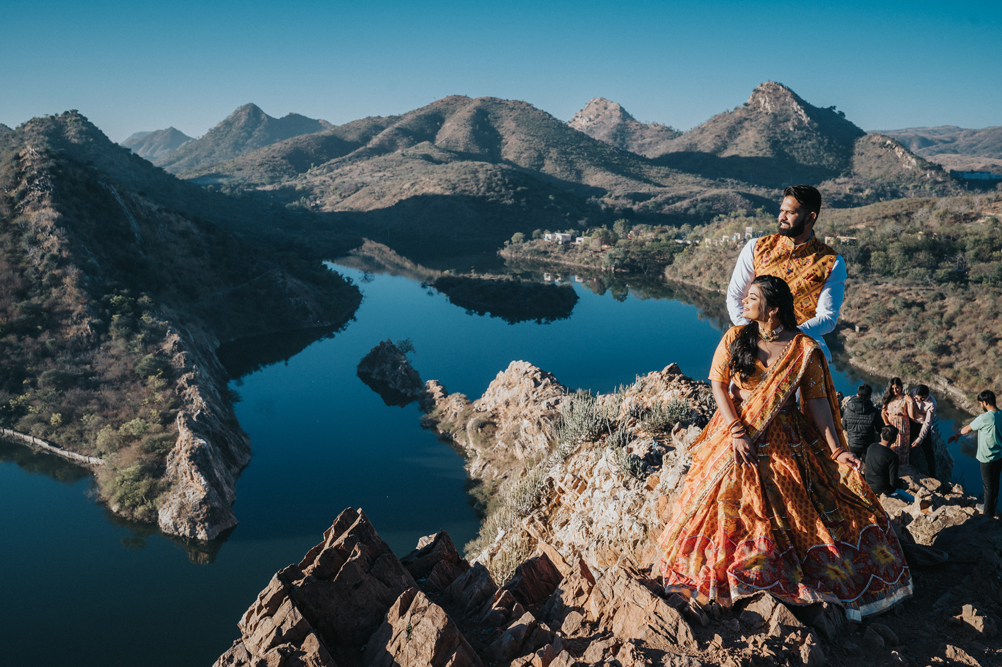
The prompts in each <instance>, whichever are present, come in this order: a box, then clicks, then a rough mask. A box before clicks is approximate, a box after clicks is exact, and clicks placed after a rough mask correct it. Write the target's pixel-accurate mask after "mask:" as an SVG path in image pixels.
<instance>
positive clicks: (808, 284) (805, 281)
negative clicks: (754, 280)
mask: <svg viewBox="0 0 1002 667" xmlns="http://www.w3.org/2000/svg"><path fill="white" fill-rule="evenodd" d="M836 257H838V253H836V252H835V251H834V250H832V249H831V248H830V247H829V246H827V245H825V244H824V243H822V242H821V241H819V240H818V239H817V237H816V236H812V237H811V240H809V241H808V242H807V243H803V244H801V245H799V246H797V247H794V246H793V240H792V239H790V238H788V237H786V236H783V235H782V234H770V235H769V236H763V237H762V238H760V239H759V240H758V241H756V242H755V256H754V266H755V275H756V276H776V277H777V278H782V279H783V280H785V281H786V284H788V285H789V286H790V291H791V292H793V309H794V312H796V314H797V324H803V323H804V322H806V321H807V320H809V319H811V318H812V317H814V315H815V313H816V312H817V309H818V297H820V296H821V288H822V287H824V284H825V281H826V280H828V276H829V275H830V274H831V272H832V267H833V266H834V265H835V258H836Z"/></svg>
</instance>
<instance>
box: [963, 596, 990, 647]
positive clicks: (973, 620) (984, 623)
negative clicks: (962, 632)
mask: <svg viewBox="0 0 1002 667" xmlns="http://www.w3.org/2000/svg"><path fill="white" fill-rule="evenodd" d="M962 619H963V621H964V623H965V624H967V627H969V628H970V629H972V630H974V631H975V632H977V633H978V634H979V635H981V636H982V637H985V638H988V639H990V638H992V637H994V636H995V635H996V634H997V633H998V627H997V626H996V625H995V620H994V619H993V618H992V617H991V616H987V615H985V614H982V613H981V612H980V611H979V610H978V609H977V608H976V607H975V606H974V605H970V604H965V605H964V608H963V611H962Z"/></svg>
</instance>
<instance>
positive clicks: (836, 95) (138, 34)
mask: <svg viewBox="0 0 1002 667" xmlns="http://www.w3.org/2000/svg"><path fill="white" fill-rule="evenodd" d="M4 5H7V6H6V7H5V6H4ZM0 16H2V17H3V18H2V20H0V63H2V65H3V72H4V74H3V86H2V88H0V123H5V124H7V125H10V126H12V127H13V126H16V125H18V124H20V123H22V122H24V121H25V120H27V119H29V118H31V117H32V116H38V115H43V114H49V113H59V112H62V111H65V110H67V109H79V110H80V112H81V113H83V114H84V115H85V116H87V117H88V118H90V119H91V121H93V122H94V123H95V124H96V125H98V127H100V128H101V129H102V130H104V131H105V133H106V134H108V136H110V137H111V138H112V139H113V140H115V141H121V140H123V139H125V138H126V137H127V136H128V135H129V134H131V133H132V132H135V131H139V130H155V129H160V128H165V127H168V126H170V125H173V126H175V127H177V128H178V129H180V130H181V131H183V132H185V133H186V134H189V135H192V136H200V135H202V134H204V133H205V132H206V131H207V130H208V129H210V128H211V127H212V126H213V125H215V124H216V123H218V122H219V121H220V120H222V119H223V118H225V117H226V116H227V115H229V114H230V113H231V112H233V110H234V109H236V108H237V107H238V106H240V105H242V104H245V103H247V102H254V103H256V104H258V105H259V106H260V107H261V108H262V109H264V111H265V112H267V113H269V114H270V115H272V116H281V115H284V114H286V113H288V112H290V111H295V112H298V113H302V114H305V115H307V116H310V117H313V118H323V119H326V120H328V121H330V122H332V123H335V124H340V123H344V122H347V121H349V120H353V119H356V118H361V117H364V116H370V115H389V114H396V113H403V112H406V111H409V110H411V109H415V108H417V107H420V106H423V105H425V104H427V103H429V102H432V101H434V100H436V99H439V98H441V97H444V96H446V95H451V94H463V95H469V96H471V97H476V96H482V95H491V96H495V97H502V98H510V99H519V100H525V101H527V102H530V103H531V104H533V105H535V106H536V107H538V108H540V109H543V110H545V111H548V112H550V113H551V114H553V115H554V116H556V117H557V118H560V119H563V120H568V119H570V117H571V116H572V115H574V113H575V112H576V111H578V110H579V109H580V108H581V107H583V106H584V105H585V104H586V103H587V102H588V100H589V99H591V98H593V97H598V96H601V97H607V98H609V99H612V100H614V101H617V102H619V103H620V104H622V105H623V106H624V107H625V108H626V109H627V110H628V111H630V112H631V113H632V114H633V115H634V116H635V117H637V118H638V119H639V120H642V121H647V122H649V121H657V122H661V123H665V124H669V125H672V126H674V127H677V128H679V129H683V130H685V129H689V128H691V127H693V126H695V125H698V124H699V123H702V122H703V121H705V120H707V119H708V118H710V117H711V116H713V115H714V114H716V113H720V112H721V111H726V110H728V109H732V108H734V107H736V106H738V105H740V104H742V103H743V102H744V101H745V100H746V99H747V98H748V96H749V94H750V93H751V91H752V90H753V89H754V88H755V86H756V85H758V84H759V83H761V82H763V81H768V80H773V81H779V82H781V83H784V84H786V85H787V86H789V87H790V88H792V89H793V90H794V91H796V92H797V93H798V94H799V95H800V96H801V97H803V98H804V99H806V100H807V101H808V102H810V103H812V104H814V105H816V106H831V105H836V106H837V107H838V108H839V109H840V110H842V111H845V113H846V115H847V117H848V118H849V119H850V120H852V121H853V122H855V123H856V124H857V125H859V126H860V127H862V128H864V129H867V130H873V129H897V128H903V127H912V126H920V125H959V126H962V127H974V128H981V127H987V126H992V125H1002V39H1000V37H1002V2H998V1H997V0H993V1H990V2H989V1H986V2H973V1H964V0H958V1H956V2H945V1H944V2H924V1H921V0H919V1H910V2H904V1H902V2H881V1H880V0H870V1H868V2H823V1H814V2H801V3H793V2H754V1H742V2H736V1H733V2H732V1H727V2H713V3H711V2H699V1H692V2H690V1H685V2H628V1H626V0H623V1H620V2H604V1H603V2H589V1H586V0H582V1H579V2H573V3H571V2H565V1H563V0H560V1H552V2H547V1H542V2H540V1H539V0H535V1H532V2H523V1H522V0H505V1H504V2H495V1H494V0H484V1H482V2H443V1H439V0H425V1H424V2H415V1H414V0H411V1H409V2H398V1H383V2H362V1H359V0H355V1H354V2H319V1H316V2H314V1H308V0H306V1H304V0H289V1H287V2H281V3H280V2H275V1H273V0H242V1H241V2H236V1H235V0H224V1H219V2H214V1H212V0H199V1H198V2H192V1H190V0H182V1H181V2H162V1H161V2H156V3H152V2H144V1H142V0H140V1H138V2H137V1H136V0H129V1H128V2H126V1H124V0H92V1H90V2H80V1H79V0H78V1H75V2H70V1H69V0H32V1H31V2H20V1H19V2H17V3H16V4H15V2H14V0H0Z"/></svg>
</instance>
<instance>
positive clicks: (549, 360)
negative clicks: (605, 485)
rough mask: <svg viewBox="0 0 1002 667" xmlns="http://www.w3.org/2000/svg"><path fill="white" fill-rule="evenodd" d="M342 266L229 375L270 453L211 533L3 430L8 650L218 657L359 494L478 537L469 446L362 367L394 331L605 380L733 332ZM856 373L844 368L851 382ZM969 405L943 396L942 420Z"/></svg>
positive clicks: (684, 356)
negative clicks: (567, 312)
mask: <svg viewBox="0 0 1002 667" xmlns="http://www.w3.org/2000/svg"><path fill="white" fill-rule="evenodd" d="M338 270H340V271H342V272H343V273H345V274H346V275H348V276H350V277H351V278H352V279H353V280H354V281H355V282H356V283H357V284H359V285H360V287H361V289H362V292H363V294H364V295H365V299H364V301H363V303H362V305H361V307H360V308H359V310H358V312H357V313H356V316H355V320H354V321H352V322H350V323H349V324H348V325H347V326H346V327H345V328H344V329H343V330H341V331H340V332H337V333H336V334H334V335H333V336H332V337H330V338H327V339H325V340H321V341H318V342H316V343H313V344H312V345H309V346H308V347H307V348H306V349H305V350H303V351H302V352H300V353H299V354H296V355H295V356H293V357H292V358H290V359H288V360H287V361H284V362H280V363H276V364H273V365H270V366H267V367H265V368H263V369H260V370H257V371H255V372H252V373H250V374H248V375H245V376H244V377H242V378H240V379H239V380H235V381H234V382H233V383H232V387H233V389H235V390H236V391H237V392H238V393H239V394H240V396H241V397H242V400H241V402H240V403H238V404H237V406H236V412H237V416H238V417H239V419H240V423H241V425H242V426H243V428H244V430H246V431H247V433H248V434H249V435H250V437H251V442H252V446H253V450H254V455H253V458H252V459H251V463H250V465H249V466H248V467H247V469H246V470H244V472H243V474H242V475H241V477H240V479H239V482H238V484H237V502H236V505H235V507H234V511H235V512H236V515H237V517H238V518H239V520H240V525H239V526H237V527H236V529H234V530H233V531H232V533H231V534H229V535H228V536H227V539H226V540H225V542H223V541H220V542H217V543H216V544H214V545H211V548H210V549H209V550H208V552H204V551H203V552H201V553H192V552H189V550H187V549H186V548H185V547H184V546H182V545H180V544H178V543H176V542H174V541H171V540H169V539H166V538H164V537H162V536H161V535H159V534H156V533H154V532H151V531H149V530H144V529H143V528H141V527H136V526H129V525H126V524H123V523H122V522H121V521H119V520H116V519H115V518H114V517H112V516H111V515H110V514H109V513H108V512H107V511H106V510H105V509H103V508H102V507H101V506H100V505H98V504H96V503H95V502H94V501H93V500H92V498H91V488H92V482H91V481H90V478H89V477H87V476H85V475H81V474H80V472H79V471H78V470H76V469H74V468H73V467H71V466H67V465H63V464H62V463H60V462H58V461H52V460H51V459H50V458H47V457H40V456H37V455H33V454H31V453H29V452H28V451H27V450H26V449H24V448H22V447H20V446H17V445H8V444H3V443H0V546H2V551H0V554H2V555H0V564H2V568H0V639H2V642H3V646H4V662H5V664H11V665H21V664H32V665H67V664H72V665H102V666H113V665H150V666H155V665H179V664H185V665H199V664H201V665H210V664H212V662H213V661H214V660H215V659H216V657H218V656H219V654H220V653H222V652H223V651H224V650H226V648H228V646H229V645H230V643H231V642H232V641H233V640H234V639H235V638H236V637H237V636H238V631H237V628H236V621H237V620H238V619H239V617H240V615H241V614H242V613H243V612H244V610H245V609H246V608H247V607H248V605H249V604H250V603H251V602H253V600H254V599H255V597H256V595H257V593H258V592H259V591H260V590H261V589H262V588H263V587H264V586H265V585H266V584H267V583H268V581H269V579H270V578H271V576H272V574H273V573H274V572H275V571H277V570H278V569H280V568H282V567H284V566H286V565H288V564H290V563H293V562H296V561H298V560H299V559H300V558H301V557H302V556H303V554H304V553H305V552H306V551H307V550H308V549H309V548H310V547H312V546H313V545H314V544H316V543H317V542H318V541H319V540H320V538H321V536H322V534H323V531H324V530H325V529H326V528H327V527H329V526H330V524H331V522H332V521H333V519H334V518H335V517H336V516H337V514H338V513H339V512H340V511H341V510H342V509H344V508H345V507H349V506H353V507H362V508H363V509H364V510H365V512H366V514H367V515H368V516H369V518H370V519H371V520H372V522H373V523H374V524H375V526H376V529H377V530H378V531H379V534H380V535H381V536H382V537H383V539H384V540H386V541H387V543H389V545H390V546H391V547H392V548H393V550H394V551H395V552H396V553H398V554H404V553H406V552H408V551H410V550H411V549H412V548H413V547H414V545H415V543H416V542H417V540H418V538H419V537H421V536H422V535H427V534H430V533H433V532H435V531H437V530H439V529H440V528H444V529H446V530H448V531H449V533H450V534H451V535H452V537H453V539H454V541H455V542H456V543H457V544H458V545H460V546H461V545H463V544H464V543H465V542H467V541H468V540H470V539H472V538H473V537H474V536H475V534H476V531H477V527H478V521H477V517H476V515H475V513H474V511H473V509H472V507H471V505H470V504H469V500H468V496H467V494H466V478H465V474H464V472H463V467H462V464H463V462H462V459H461V458H460V456H458V455H457V454H456V453H455V452H454V451H453V450H452V449H450V448H449V447H448V446H446V445H443V444H442V443H440V442H438V441H437V440H436V438H435V437H434V436H433V435H432V434H431V433H429V432H426V431H423V430H421V428H420V427H419V426H418V418H419V413H418V409H417V407H416V406H415V405H410V406H407V407H404V408H400V407H388V406H386V405H385V404H384V403H383V401H382V400H381V399H380V397H379V396H378V395H377V394H375V393H374V392H373V391H372V390H370V389H369V388H368V387H367V386H366V385H364V384H363V383H362V382H361V380H359V379H358V377H357V376H356V375H355V367H356V365H357V364H358V362H359V360H360V359H361V358H362V357H363V356H364V355H365V354H366V353H367V352H368V351H369V349H371V348H372V347H373V346H374V345H375V344H377V343H378V342H379V341H381V340H386V339H387V338H389V339H392V340H400V339H403V338H408V339H410V340H411V341H412V343H413V344H414V347H415V352H414V353H413V354H411V355H410V358H411V361H412V363H413V365H414V367H415V368H416V369H417V370H418V372H419V373H420V374H421V376H422V378H423V379H437V380H439V381H440V382H442V383H443V384H444V385H445V386H446V388H447V389H448V390H449V391H450V392H462V393H465V394H467V395H468V396H470V397H471V398H476V397H478V396H480V395H481V394H482V393H483V391H484V390H485V389H486V388H487V385H488V384H489V383H490V381H491V380H492V379H493V378H494V377H495V376H496V375H497V374H498V373H499V372H500V371H502V370H504V368H506V367H507V366H508V364H509V362H511V361H512V360H514V359H522V360H526V361H529V362H531V363H533V364H535V365H537V366H539V367H540V368H543V369H545V370H548V371H550V372H551V373H553V374H554V375H555V376H556V377H557V379H558V380H559V381H560V382H562V383H563V384H565V385H567V386H569V387H571V388H587V389H591V390H594V391H598V392H608V391H611V390H613V389H615V388H616V386H617V385H619V384H628V383H631V382H633V381H634V379H635V378H636V376H637V375H642V374H645V373H648V372H650V371H653V370H659V369H662V368H664V367H665V366H666V365H667V364H668V363H670V362H677V363H678V364H679V365H680V366H681V368H682V370H683V372H684V373H686V374H687V375H690V376H692V377H695V378H705V377H706V375H707V373H708V371H709V366H710V359H711V356H712V354H713V351H714V349H715V347H716V345H717V341H718V340H719V338H720V335H721V328H722V324H721V323H720V322H719V321H717V320H714V319H713V318H712V317H708V316H707V315H705V314H703V313H701V312H700V311H699V310H697V308H696V307H694V306H691V305H687V304H685V303H682V302H679V301H671V300H660V299H638V298H636V297H635V296H634V295H630V296H628V297H626V298H625V300H622V301H619V300H617V299H614V298H613V297H612V294H611V292H610V293H606V294H604V295H602V296H599V295H597V294H593V293H592V292H590V291H589V290H588V289H586V288H584V287H583V286H582V285H580V284H577V283H572V284H573V286H574V289H575V291H576V292H577V294H578V296H579V298H580V300H579V301H578V303H577V305H576V306H575V307H574V310H573V312H572V314H571V316H570V317H569V318H568V319H564V320H557V321H555V322H552V323H549V324H538V323H536V322H522V323H518V324H508V323H506V322H504V321H502V320H501V319H497V318H491V317H484V316H478V315H473V314H468V313H467V312H465V311H464V310H463V309H461V308H458V307H456V306H454V305H452V304H451V303H449V302H448V300H447V299H446V298H445V297H444V296H443V295H441V294H438V293H437V292H434V291H433V290H430V289H428V288H426V287H422V286H421V284H419V283H417V282H415V281H413V280H410V279H407V278H403V277H395V276H389V275H376V276H373V275H370V274H364V273H362V272H361V271H357V270H354V269H346V268H339V269H338ZM620 298H622V292H620ZM860 380H861V378H860V377H859V376H858V375H855V374H852V373H847V372H843V371H837V372H836V373H835V383H836V386H837V387H838V388H839V389H840V390H841V391H843V392H847V393H848V392H854V391H855V387H856V385H857V384H858V383H859V382H860ZM878 386H879V383H876V384H874V387H875V388H876V387H878ZM956 415H957V413H955V412H949V411H947V414H946V415H945V417H944V419H942V420H941V424H940V428H941V429H943V432H944V433H949V432H950V431H949V430H948V429H950V428H952V419H953V418H954V417H955V416H956ZM958 453H959V452H956V451H955V452H954V454H955V457H957V468H956V472H955V475H963V476H964V478H965V481H966V483H967V486H968V487H969V488H973V487H975V486H976V487H978V488H980V477H979V473H978V472H977V470H978V468H977V463H976V462H975V461H973V459H971V458H969V457H970V456H972V453H971V452H970V451H967V456H958ZM192 559H194V560H197V561H201V562H202V563H205V564H196V563H194V562H192ZM210 561H211V564H209V563H210Z"/></svg>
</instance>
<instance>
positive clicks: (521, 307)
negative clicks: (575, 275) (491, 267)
mask: <svg viewBox="0 0 1002 667" xmlns="http://www.w3.org/2000/svg"><path fill="white" fill-rule="evenodd" d="M431 285H432V287H434V288H435V289H437V290H438V291H439V292H441V293H443V294H445V296H446V297H447V298H448V299H449V302H450V303H452V304H455V305H457V306H459V307H460V308H465V309H466V310H467V312H474V313H476V314H478V315H490V316H491V317H500V318H501V319H503V320H504V321H505V322H507V323H508V324H516V323H518V322H527V321H531V320H535V321H536V322H537V323H540V324H542V323H549V322H553V321H556V320H565V319H567V318H568V317H570V316H571V311H572V310H574V304H576V303H577V301H578V295H577V294H576V293H575V292H574V290H573V288H571V286H570V285H553V284H547V283H537V282H526V281H522V280H519V279H518V278H516V279H514V280H507V279H492V278H487V279H484V278H467V277H462V276H442V277H441V278H438V279H437V280H436V281H435V282H433V283H432V284H431Z"/></svg>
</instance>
